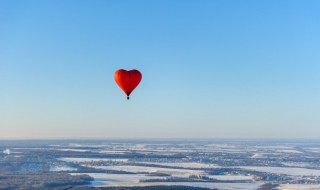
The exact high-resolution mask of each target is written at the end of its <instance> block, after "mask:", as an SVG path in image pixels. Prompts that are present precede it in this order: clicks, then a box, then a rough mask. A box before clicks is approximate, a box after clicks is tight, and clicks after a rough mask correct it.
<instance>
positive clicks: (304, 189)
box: [278, 184, 320, 190]
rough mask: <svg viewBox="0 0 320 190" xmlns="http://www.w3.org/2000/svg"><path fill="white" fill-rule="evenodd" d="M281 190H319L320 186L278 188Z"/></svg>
mask: <svg viewBox="0 0 320 190" xmlns="http://www.w3.org/2000/svg"><path fill="white" fill-rule="evenodd" d="M278 189H279V190H319V189H320V185H306V184H284V185H280V187H278Z"/></svg>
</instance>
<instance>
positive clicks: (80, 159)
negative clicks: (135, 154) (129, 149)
mask: <svg viewBox="0 0 320 190" xmlns="http://www.w3.org/2000/svg"><path fill="white" fill-rule="evenodd" d="M58 160H60V161H64V162H75V163H80V162H99V161H110V162H127V161H128V159H113V158H66V157H63V158H58Z"/></svg>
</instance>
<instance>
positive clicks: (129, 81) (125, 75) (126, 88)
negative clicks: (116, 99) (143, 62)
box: [114, 69, 142, 100]
mask: <svg viewBox="0 0 320 190" xmlns="http://www.w3.org/2000/svg"><path fill="white" fill-rule="evenodd" d="M141 79H142V74H141V73H140V72H139V71H138V70H130V71H126V70H124V69H119V70H117V71H116V72H115V73H114V80H115V81H116V83H117V84H118V86H119V87H120V88H121V89H122V90H123V92H124V93H125V94H126V95H127V99H128V100H129V99H130V97H129V96H130V94H131V93H132V92H133V90H134V89H135V88H136V87H137V86H138V85H139V83H140V81H141Z"/></svg>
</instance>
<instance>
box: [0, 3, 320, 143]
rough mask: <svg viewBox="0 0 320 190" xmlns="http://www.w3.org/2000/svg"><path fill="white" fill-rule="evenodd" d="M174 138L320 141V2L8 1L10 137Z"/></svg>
mask: <svg viewBox="0 0 320 190" xmlns="http://www.w3.org/2000/svg"><path fill="white" fill-rule="evenodd" d="M121 68H122V69H128V70H129V69H138V70H140V71H141V72H142V74H143V79H142V82H141V84H140V86H139V87H137V89H136V90H135V91H134V92H133V94H132V95H131V100H130V101H127V100H126V96H125V94H124V93H123V92H122V91H121V90H120V88H119V87H118V86H117V85H116V83H115V82H114V79H113V74H114V72H115V71H116V70H117V69H121ZM175 137H179V138H189V137H190V138H320V1H318V0H314V1H312V0H308V1H305V0H300V1H295V0H281V1H279V0H268V1H256V0H252V1H238V0H234V1H229V0H221V1H213V0H207V1H206V0H154V1H150V0H136V1H131V0H124V1H121V0H113V1H112V0H110V1H105V0H96V1H90V0H87V1H80V0H68V1H63V0H57V1H41V0H38V1H32V0H28V1H25V0H21V1H16V0H1V1H0V139H10V138H175Z"/></svg>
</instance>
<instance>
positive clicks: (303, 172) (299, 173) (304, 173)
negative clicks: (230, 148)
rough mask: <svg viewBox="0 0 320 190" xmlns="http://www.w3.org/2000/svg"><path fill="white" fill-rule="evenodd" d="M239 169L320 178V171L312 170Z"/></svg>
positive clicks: (255, 167) (282, 168)
mask: <svg viewBox="0 0 320 190" xmlns="http://www.w3.org/2000/svg"><path fill="white" fill-rule="evenodd" d="M239 168H242V169H246V170H254V171H260V172H268V173H275V174H286V175H293V176H311V175H313V176H320V170H312V169H306V168H286V167H260V166H241V167H239Z"/></svg>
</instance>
